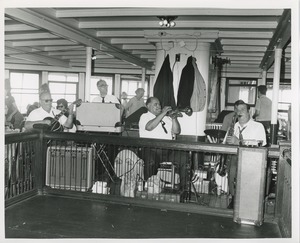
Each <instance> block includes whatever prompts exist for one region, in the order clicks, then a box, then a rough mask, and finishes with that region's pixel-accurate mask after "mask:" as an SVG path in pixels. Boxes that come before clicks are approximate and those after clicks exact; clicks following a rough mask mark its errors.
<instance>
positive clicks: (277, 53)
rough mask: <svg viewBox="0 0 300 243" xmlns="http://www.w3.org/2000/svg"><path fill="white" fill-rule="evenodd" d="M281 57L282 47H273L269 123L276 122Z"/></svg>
mask: <svg viewBox="0 0 300 243" xmlns="http://www.w3.org/2000/svg"><path fill="white" fill-rule="evenodd" d="M281 57H282V49H275V62H274V77H273V93H272V115H271V124H277V112H278V94H279V82H280V66H281Z"/></svg>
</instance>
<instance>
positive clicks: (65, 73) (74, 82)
mask: <svg viewBox="0 0 300 243" xmlns="http://www.w3.org/2000/svg"><path fill="white" fill-rule="evenodd" d="M50 74H61V75H65V76H67V75H68V74H76V75H77V78H78V79H77V82H76V81H54V80H50V79H49V76H50ZM47 82H48V86H49V88H50V84H52V83H54V84H57V83H60V84H75V85H76V91H75V100H69V99H68V98H67V97H66V95H73V94H72V93H70V94H68V93H64V94H58V93H55V92H53V91H51V88H50V92H51V95H52V97H53V96H57V95H61V97H60V98H59V99H66V100H67V101H68V104H71V103H72V102H74V101H76V100H77V99H78V95H79V73H77V72H52V71H51V72H48V77H47ZM56 102H57V99H54V100H53V104H55V103H56ZM55 107H56V105H55Z"/></svg>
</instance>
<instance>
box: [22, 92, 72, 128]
mask: <svg viewBox="0 0 300 243" xmlns="http://www.w3.org/2000/svg"><path fill="white" fill-rule="evenodd" d="M52 101H53V100H52V98H51V94H50V92H42V93H41V94H40V104H41V107H39V108H37V109H35V110H33V111H31V112H30V114H29V115H28V117H27V119H26V121H25V125H24V127H25V129H26V131H30V130H32V129H33V125H35V124H46V125H49V126H50V125H51V121H50V120H49V119H45V118H47V117H50V118H54V117H55V116H56V115H58V114H60V113H61V111H60V110H57V109H54V108H53V107H52ZM69 109H70V110H69V115H68V117H66V116H65V115H61V116H60V117H59V119H58V121H59V123H60V124H61V125H62V126H63V128H64V131H73V132H75V131H76V127H75V126H74V125H73V104H71V105H70V107H69Z"/></svg>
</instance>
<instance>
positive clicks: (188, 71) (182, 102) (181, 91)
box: [177, 56, 195, 108]
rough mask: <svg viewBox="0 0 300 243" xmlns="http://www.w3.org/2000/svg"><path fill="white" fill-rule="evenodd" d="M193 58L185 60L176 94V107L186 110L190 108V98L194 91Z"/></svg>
mask: <svg viewBox="0 0 300 243" xmlns="http://www.w3.org/2000/svg"><path fill="white" fill-rule="evenodd" d="M192 61H193V57H192V56H190V57H189V58H188V59H187V62H186V65H185V67H184V68H183V69H182V72H181V77H180V81H179V86H178V93H177V107H178V108H186V107H190V106H191V102H190V101H191V97H192V94H193V90H194V80H195V72H194V66H193V63H192Z"/></svg>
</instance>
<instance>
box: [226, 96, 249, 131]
mask: <svg viewBox="0 0 300 243" xmlns="http://www.w3.org/2000/svg"><path fill="white" fill-rule="evenodd" d="M244 103H245V102H244V101H243V100H237V101H236V102H235V103H234V111H232V112H230V113H228V114H227V115H226V116H225V117H224V119H223V122H222V127H221V129H222V130H224V131H227V130H228V129H229V128H230V127H231V126H232V127H233V125H234V124H235V123H236V122H237V115H236V113H237V106H238V105H240V104H244Z"/></svg>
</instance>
